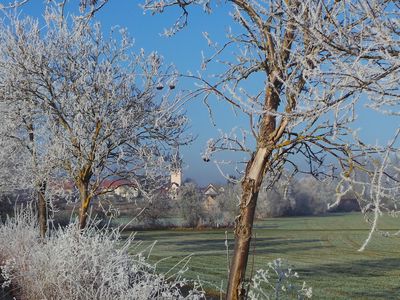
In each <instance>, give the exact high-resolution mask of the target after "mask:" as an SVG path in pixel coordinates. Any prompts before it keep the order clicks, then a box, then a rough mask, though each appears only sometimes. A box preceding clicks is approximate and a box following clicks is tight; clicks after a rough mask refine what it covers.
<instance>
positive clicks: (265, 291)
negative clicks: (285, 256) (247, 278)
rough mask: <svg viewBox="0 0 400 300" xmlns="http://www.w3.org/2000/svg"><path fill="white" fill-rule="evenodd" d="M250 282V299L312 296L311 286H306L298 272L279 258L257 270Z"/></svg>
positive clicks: (301, 298) (265, 299) (306, 297)
mask: <svg viewBox="0 0 400 300" xmlns="http://www.w3.org/2000/svg"><path fill="white" fill-rule="evenodd" d="M251 283H252V284H251V289H250V291H249V299H251V300H261V299H262V300H267V299H268V300H269V299H276V300H277V299H282V300H283V299H299V300H303V299H310V298H311V297H312V289H311V287H307V286H306V284H305V282H302V281H301V280H300V279H299V276H298V274H297V273H296V272H295V271H293V269H292V268H291V267H290V266H288V264H287V263H286V262H285V261H283V260H282V259H280V258H278V259H276V260H274V261H272V262H270V263H268V266H267V268H266V269H261V270H258V271H257V273H256V274H255V275H254V277H253V279H252V282H251Z"/></svg>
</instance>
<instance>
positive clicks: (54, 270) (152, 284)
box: [0, 209, 204, 300]
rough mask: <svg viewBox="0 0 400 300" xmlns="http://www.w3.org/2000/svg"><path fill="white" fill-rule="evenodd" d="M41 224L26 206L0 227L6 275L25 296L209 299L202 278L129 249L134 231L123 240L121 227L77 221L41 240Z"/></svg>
mask: <svg viewBox="0 0 400 300" xmlns="http://www.w3.org/2000/svg"><path fill="white" fill-rule="evenodd" d="M37 226H38V223H37V220H36V217H35V216H34V214H33V213H32V210H30V209H24V210H21V211H19V212H18V213H17V214H16V216H15V217H14V218H8V219H7V220H6V222H5V224H4V225H3V226H1V227H0V267H1V269H2V273H3V274H2V275H3V277H4V278H5V279H6V283H7V284H9V283H11V284H13V285H14V287H16V288H17V289H18V295H19V296H20V297H21V298H22V299H31V300H36V299H68V300H73V299H91V300H92V299H101V300H106V299H204V293H203V291H200V290H198V289H197V288H198V286H197V285H196V283H190V282H188V281H186V280H184V279H180V277H179V278H175V279H171V278H168V279H167V278H165V277H164V276H163V275H162V274H156V273H155V267H154V266H153V265H151V264H150V263H148V262H146V260H145V257H144V256H143V255H142V254H141V253H137V254H134V255H132V254H128V251H129V249H130V246H131V244H132V240H133V237H130V238H128V239H127V240H126V241H124V242H122V241H121V239H120V235H119V232H118V231H117V230H106V229H103V230H99V229H96V227H95V224H92V225H91V226H89V227H88V228H87V229H85V230H83V231H81V232H79V231H78V229H77V228H78V225H77V224H76V223H74V224H71V225H69V226H68V227H66V228H59V229H57V230H54V231H53V232H52V233H51V235H50V236H49V237H47V238H46V239H45V240H41V239H40V238H39V235H38V232H39V230H38V229H37ZM178 275H179V274H178ZM188 284H191V285H194V288H193V289H189V294H188V295H185V296H184V295H182V287H183V286H185V285H188ZM186 290H187V289H186Z"/></svg>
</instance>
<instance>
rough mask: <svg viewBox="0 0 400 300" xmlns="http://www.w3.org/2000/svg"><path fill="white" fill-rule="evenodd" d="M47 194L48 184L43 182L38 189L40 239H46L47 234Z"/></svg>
mask: <svg viewBox="0 0 400 300" xmlns="http://www.w3.org/2000/svg"><path fill="white" fill-rule="evenodd" d="M45 193H46V182H42V183H41V184H40V185H39V188H38V199H37V201H38V203H37V206H38V219H39V230H40V237H41V238H42V239H44V238H45V237H46V232H47V203H46V198H45Z"/></svg>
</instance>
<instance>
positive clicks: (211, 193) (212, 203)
mask: <svg viewBox="0 0 400 300" xmlns="http://www.w3.org/2000/svg"><path fill="white" fill-rule="evenodd" d="M224 191H225V189H224V187H223V186H218V185H215V184H211V183H210V184H209V185H208V186H207V187H206V188H205V189H204V191H203V194H204V196H205V199H204V203H203V207H204V209H205V210H206V211H207V212H212V211H215V209H217V208H218V202H217V200H216V198H217V196H218V195H219V194H221V193H223V192H224Z"/></svg>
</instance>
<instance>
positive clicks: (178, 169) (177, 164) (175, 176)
mask: <svg viewBox="0 0 400 300" xmlns="http://www.w3.org/2000/svg"><path fill="white" fill-rule="evenodd" d="M181 185H182V159H181V157H180V155H179V146H177V147H176V150H175V153H174V154H173V155H172V162H171V189H177V188H179V187H180V186H181Z"/></svg>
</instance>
